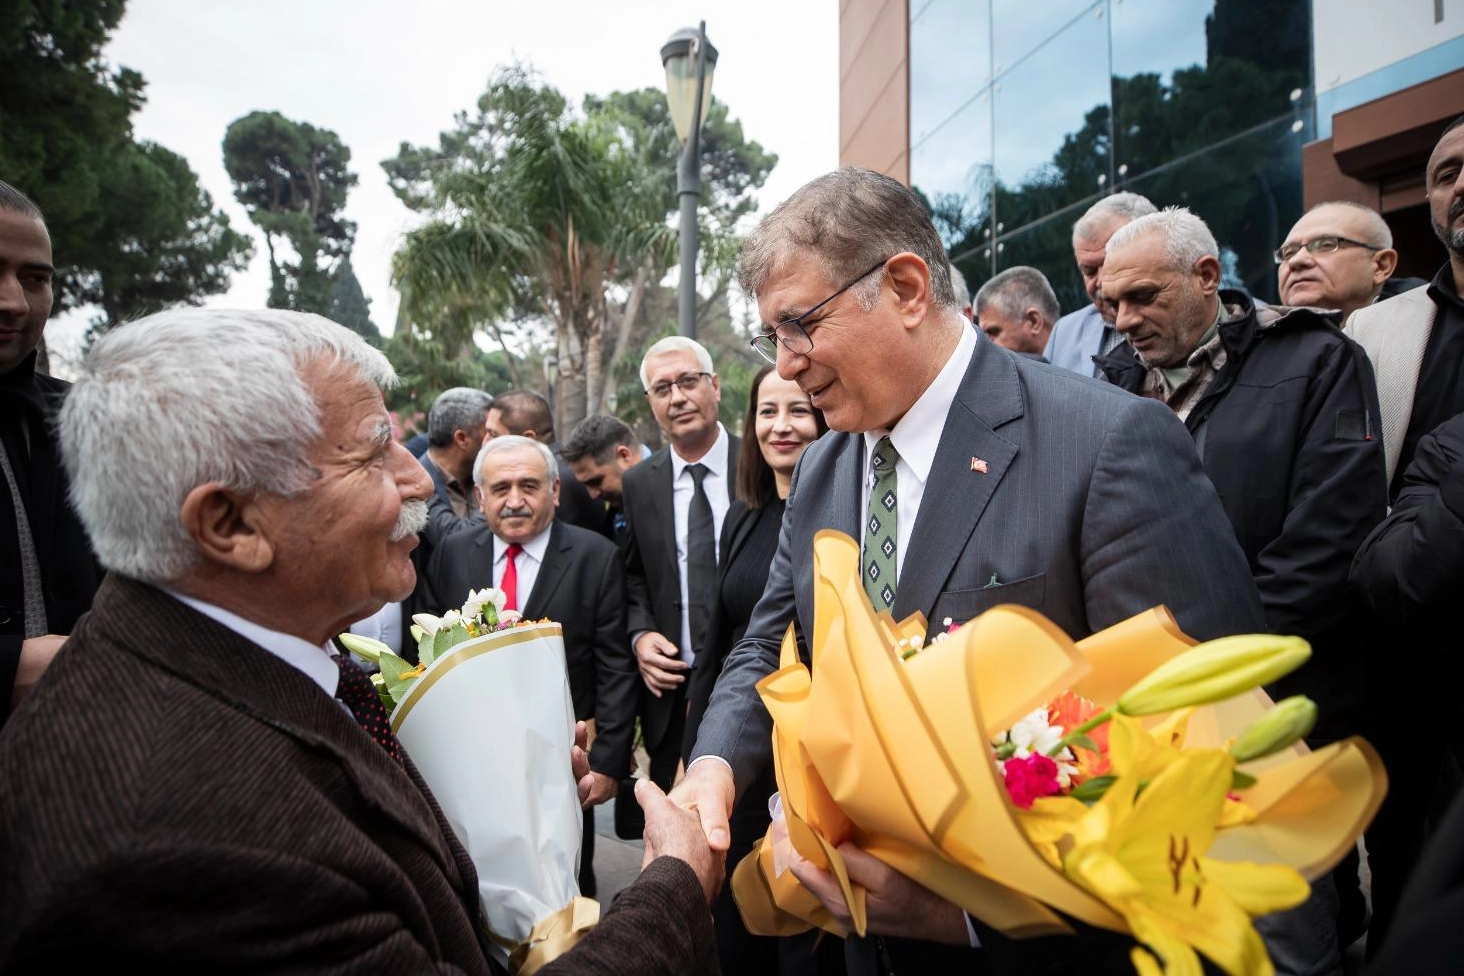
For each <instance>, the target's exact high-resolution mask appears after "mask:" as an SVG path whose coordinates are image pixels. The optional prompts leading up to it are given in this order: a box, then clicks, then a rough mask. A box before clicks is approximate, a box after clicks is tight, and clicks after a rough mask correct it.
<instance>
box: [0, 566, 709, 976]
mask: <svg viewBox="0 0 1464 976" xmlns="http://www.w3.org/2000/svg"><path fill="white" fill-rule="evenodd" d="M0 783H3V784H4V789H3V792H0V863H3V864H4V865H5V869H4V872H3V874H0V971H3V972H5V973H11V972H15V973H22V972H85V971H101V969H102V967H103V966H105V967H106V968H108V969H112V968H115V967H117V966H119V965H121V966H125V965H126V964H128V963H137V964H140V965H143V966H145V967H146V969H147V971H148V972H151V973H165V972H210V973H213V972H230V973H266V972H268V973H306V972H308V973H358V972H373V973H428V972H431V973H444V974H446V973H464V974H487V973H490V972H494V971H495V967H494V966H492V965H491V964H490V962H489V961H488V959H487V957H486V955H485V951H484V945H483V942H482V941H481V938H480V935H479V931H478V930H479V926H478V922H477V919H478V913H477V910H476V904H477V876H476V873H475V872H474V870H473V866H472V863H471V862H470V861H469V860H468V858H467V856H466V854H465V853H464V852H463V849H462V847H461V845H460V844H459V843H458V842H457V840H456V838H455V837H453V836H452V833H451V830H450V828H448V827H447V825H446V823H445V821H444V820H443V818H442V814H441V811H440V810H439V809H438V807H437V803H436V801H435V800H434V799H433V798H432V795H431V793H430V792H428V790H427V788H426V786H425V785H424V784H423V783H422V780H421V778H420V776H419V775H418V774H417V772H416V769H415V768H413V767H411V766H410V765H409V766H408V768H406V769H404V768H403V767H401V766H399V765H398V764H396V763H395V762H394V761H393V760H392V759H391V758H390V757H389V756H388V755H387V754H386V752H385V751H384V750H382V749H381V748H380V747H379V746H378V745H377V744H376V743H375V742H374V741H372V740H371V738H370V737H369V736H368V735H367V734H366V733H365V732H364V731H362V729H361V728H360V727H359V726H358V725H356V724H355V722H354V721H353V720H352V719H351V717H350V715H349V714H348V713H347V712H345V711H344V710H343V709H342V708H341V706H340V704H339V703H338V702H337V701H335V700H334V699H332V698H329V697H327V696H326V695H325V694H323V693H322V692H321V690H320V688H319V687H318V686H316V685H315V684H314V683H313V682H311V681H310V679H309V678H307V677H306V676H305V675H303V674H301V673H300V672H299V671H297V670H296V669H294V668H292V667H290V666H289V665H288V664H286V663H284V662H283V661H281V660H279V659H278V658H276V657H275V656H274V655H272V654H270V653H268V652H267V651H265V650H263V649H262V648H260V647H258V646H256V645H254V644H252V643H250V642H248V641H246V640H244V639H243V638H241V637H239V636H237V635H236V634H234V633H233V632H231V631H229V630H228V629H226V628H224V627H222V626H220V625H218V624H216V623H215V622H213V621H211V620H209V619H208V618H206V617H204V616H202V615H200V614H198V613H196V612H195V611H193V610H192V609H191V608H189V607H187V606H185V605H183V604H181V603H179V602H177V601H176V600H174V599H172V598H171V597H169V596H167V595H166V594H164V593H162V592H160V591H158V590H156V589H154V588H152V587H149V586H147V585H145V584H142V583H138V582H136V581H133V580H128V579H125V578H122V577H119V576H117V575H115V574H114V575H112V576H111V577H109V578H108V580H107V581H106V582H105V583H104V584H103V587H102V589H101V590H100V592H99V593H98V595H97V600H96V603H95V605H94V607H93V611H92V613H90V614H88V615H87V616H85V617H83V618H82V620H81V622H80V623H79V624H78V626H77V628H76V630H75V631H74V633H73V636H72V638H71V640H70V642H68V644H67V646H66V648H65V649H64V650H63V651H62V653H61V654H60V655H59V656H58V657H57V659H56V661H55V663H54V664H53V665H52V667H51V669H50V671H49V672H48V674H47V676H46V678H45V680H44V681H43V683H42V684H41V686H40V687H39V688H38V689H37V690H36V692H35V693H34V694H32V695H31V696H30V698H29V699H28V700H27V701H26V703H25V704H24V706H23V707H22V708H20V709H19V710H17V712H16V714H15V715H14V717H13V718H12V719H11V720H10V722H8V723H7V724H6V726H5V727H4V729H3V732H0ZM712 941H713V939H712V934H711V924H710V918H709V914H708V912H707V909H706V902H705V900H704V899H703V898H702V896H701V893H700V888H699V886H698V884H697V882H696V879H695V876H694V875H693V874H692V872H691V871H690V869H689V868H687V867H686V866H685V865H684V864H682V863H681V862H679V861H674V860H671V859H668V858H662V859H660V860H659V861H657V862H656V863H654V864H653V865H651V867H650V868H649V869H648V870H647V871H646V872H645V873H644V874H643V875H642V878H641V880H640V881H639V882H637V884H636V885H634V886H633V887H632V888H631V889H629V890H628V891H627V893H626V894H625V895H624V896H623V897H622V898H621V899H620V900H619V901H618V902H617V903H616V905H615V906H614V908H613V909H612V910H611V911H610V912H609V913H607V915H606V917H605V919H604V920H603V921H602V923H601V925H600V927H599V928H598V929H597V930H596V931H595V932H594V933H593V934H592V935H591V936H590V937H589V938H587V939H586V940H585V941H584V942H582V943H581V945H580V946H579V947H577V948H576V950H575V951H574V952H573V953H570V954H568V955H566V956H564V957H562V958H561V959H560V960H559V961H557V962H556V963H554V964H553V965H552V966H550V967H547V968H546V969H544V970H541V972H543V973H544V974H545V976H565V974H570V973H575V974H606V976H609V974H622V973H623V974H627V976H629V974H631V973H645V974H650V973H666V974H670V973H691V972H701V971H704V968H705V966H706V965H707V963H706V960H705V957H706V955H707V953H708V952H709V947H710V946H711V944H712ZM712 965H714V963H713V964H712Z"/></svg>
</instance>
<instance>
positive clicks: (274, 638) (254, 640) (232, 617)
mask: <svg viewBox="0 0 1464 976" xmlns="http://www.w3.org/2000/svg"><path fill="white" fill-rule="evenodd" d="M164 592H166V593H167V594H168V595H169V596H171V597H172V598H173V599H175V600H177V601H178V602H179V603H183V604H186V605H188V606H190V607H192V608H193V609H195V610H197V611H198V612H199V613H201V614H203V615H204V616H205V617H208V618H209V619H210V620H213V621H215V622H216V623H218V624H220V625H222V626H224V627H227V628H229V629H230V630H232V631H233V632H234V633H236V634H238V635H239V636H240V637H242V638H244V639H245V640H247V641H249V642H250V643H251V644H257V645H259V646H260V647H262V648H264V649H265V650H266V651H269V653H271V654H273V655H274V656H275V657H277V658H279V659H280V660H281V661H284V662H285V663H286V664H288V665H289V666H290V667H292V668H295V669H296V670H298V671H300V672H302V673H303V674H304V675H305V676H306V677H307V678H309V679H310V680H311V681H313V682H315V683H316V684H317V685H319V686H320V688H321V690H322V691H324V692H325V693H326V694H327V695H329V696H330V697H332V698H334V697H335V696H336V686H337V685H339V684H340V680H341V671H340V665H338V664H336V662H335V649H334V648H332V647H327V646H325V645H317V644H312V643H310V642H309V641H307V640H304V639H303V638H300V637H295V636H294V635H292V634H285V633H281V632H280V631H278V630H270V629H269V628H268V627H265V626H262V625H260V624H257V623H255V622H254V621H252V620H245V619H244V618H243V617H241V616H239V615H238V614H237V613H232V612H230V611H228V610H225V609H224V608H223V607H219V606H215V605H214V604H212V603H205V602H204V601H203V600H199V599H197V598H196V597H191V596H188V595H186V594H183V593H179V592H178V591H177V590H172V589H167V588H164ZM342 707H345V706H344V704H343V705H342Z"/></svg>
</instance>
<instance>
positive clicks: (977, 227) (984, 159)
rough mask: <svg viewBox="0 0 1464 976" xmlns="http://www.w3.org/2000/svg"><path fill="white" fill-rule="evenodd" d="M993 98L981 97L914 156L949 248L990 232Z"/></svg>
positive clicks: (919, 182) (963, 247) (961, 247)
mask: <svg viewBox="0 0 1464 976" xmlns="http://www.w3.org/2000/svg"><path fill="white" fill-rule="evenodd" d="M990 159H991V102H990V95H989V93H983V94H981V95H978V96H977V97H976V98H975V99H974V100H973V101H972V102H971V104H970V105H968V106H966V107H965V108H964V109H962V110H961V111H960V112H959V113H957V115H956V116H955V118H953V119H951V120H950V121H948V122H947V123H946V124H945V125H943V126H941V127H940V128H939V129H937V130H936V131H935V132H934V133H932V134H931V135H930V136H929V137H927V138H926V140H925V141H924V142H922V143H921V144H920V145H919V146H917V147H916V148H915V149H914V150H913V152H912V153H911V155H910V173H911V175H912V177H913V180H914V183H915V189H916V191H917V192H919V193H920V194H922V196H923V197H924V199H925V201H926V206H927V207H929V208H930V212H931V216H932V217H933V218H934V221H935V229H936V230H937V231H938V232H939V233H940V235H941V240H942V241H944V243H945V245H946V248H947V250H949V251H950V252H951V253H952V254H960V253H963V252H965V251H968V250H970V249H971V248H972V247H974V246H975V244H976V243H977V242H979V241H980V240H982V239H983V233H984V232H986V231H988V230H989V227H990V221H989V219H988V218H989V216H990V213H991V182H992V174H991V164H990V162H989V161H990Z"/></svg>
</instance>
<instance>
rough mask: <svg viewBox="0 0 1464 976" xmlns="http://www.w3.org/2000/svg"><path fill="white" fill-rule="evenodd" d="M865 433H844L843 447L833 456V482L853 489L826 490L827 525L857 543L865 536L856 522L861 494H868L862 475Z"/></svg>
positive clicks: (867, 482) (862, 495)
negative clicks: (850, 486) (827, 491)
mask: <svg viewBox="0 0 1464 976" xmlns="http://www.w3.org/2000/svg"><path fill="white" fill-rule="evenodd" d="M865 473H866V472H865V463H864V435H863V434H845V435H844V446H843V449H842V450H840V451H839V454H838V456H837V457H836V458H835V459H834V482H833V483H834V485H836V486H839V485H853V486H854V490H853V491H841V490H838V488H835V490H833V491H831V492H829V497H828V499H827V501H826V505H827V508H828V524H827V527H828V528H831V529H837V530H838V531H840V532H844V533H847V534H848V535H850V536H853V538H854V541H856V542H859V541H860V540H862V539H863V538H864V527H863V526H861V525H860V524H859V510H860V508H861V507H862V506H863V504H864V496H865V495H867V494H869V479H868V478H866V477H865Z"/></svg>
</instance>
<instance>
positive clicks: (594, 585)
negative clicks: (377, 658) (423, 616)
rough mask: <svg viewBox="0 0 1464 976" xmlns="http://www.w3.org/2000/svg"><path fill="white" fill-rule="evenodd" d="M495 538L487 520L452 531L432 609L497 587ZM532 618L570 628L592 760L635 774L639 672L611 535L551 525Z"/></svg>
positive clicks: (569, 649) (430, 597)
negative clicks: (591, 726)
mask: <svg viewBox="0 0 1464 976" xmlns="http://www.w3.org/2000/svg"><path fill="white" fill-rule="evenodd" d="M494 544H495V540H494V538H493V533H492V532H490V531H489V529H488V526H487V524H486V523H483V524H480V525H478V526H477V527H476V528H472V529H469V530H467V531H466V532H459V533H457V534H455V535H452V536H449V537H448V538H447V539H445V540H444V541H443V543H442V544H441V545H440V546H438V547H437V550H436V552H434V553H433V555H432V561H431V562H430V563H429V564H428V566H427V573H426V585H425V588H424V589H425V591H426V597H425V598H426V600H427V601H428V603H427V606H428V609H429V610H430V612H432V613H434V614H441V613H442V612H444V611H445V610H447V609H449V608H451V607H460V606H462V604H463V601H464V600H466V599H467V598H468V591H469V590H470V589H475V590H476V589H482V588H484V587H487V586H492V585H493V562H494V559H495V556H496V554H495V552H494ZM522 611H523V615H524V618H525V619H526V620H538V619H540V618H543V617H548V618H549V619H550V620H553V621H555V622H557V623H559V624H560V625H562V626H563V628H564V656H565V664H566V666H567V668H568V671H569V692H570V697H571V698H572V699H574V715H575V718H577V719H594V720H595V742H594V745H593V746H592V747H591V751H590V766H591V767H592V768H593V769H594V770H595V771H596V772H598V773H604V774H605V775H606V776H610V777H613V778H615V779H620V778H623V777H625V776H628V775H629V774H630V751H631V736H632V734H633V732H634V729H635V706H636V692H637V689H638V688H639V687H640V684H641V680H640V672H639V671H638V670H637V669H636V666H635V660H634V657H633V655H632V654H631V651H630V649H629V647H628V646H627V645H626V642H625V576H624V573H623V572H622V570H621V566H620V553H619V552H618V551H617V550H616V548H615V546H614V545H613V544H612V543H611V542H610V540H608V539H605V538H603V537H601V536H598V535H596V534H595V533H593V532H588V531H586V530H584V529H581V528H577V527H576V526H573V525H565V524H564V523H563V522H559V521H554V522H551V523H550V529H549V546H548V548H547V549H545V551H544V562H543V564H542V565H540V567H539V573H538V575H537V576H536V577H535V578H534V589H533V591H532V592H530V593H529V594H528V596H527V597H526V598H525V599H524V600H523V601H522Z"/></svg>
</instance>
